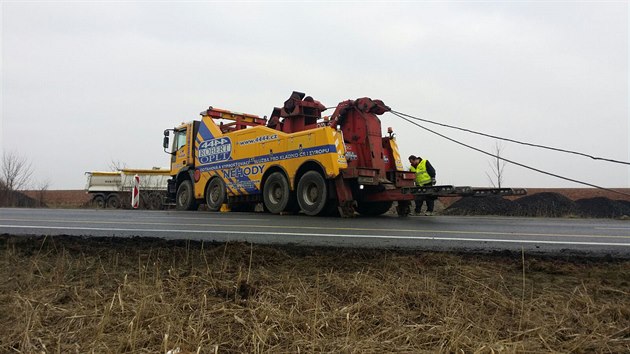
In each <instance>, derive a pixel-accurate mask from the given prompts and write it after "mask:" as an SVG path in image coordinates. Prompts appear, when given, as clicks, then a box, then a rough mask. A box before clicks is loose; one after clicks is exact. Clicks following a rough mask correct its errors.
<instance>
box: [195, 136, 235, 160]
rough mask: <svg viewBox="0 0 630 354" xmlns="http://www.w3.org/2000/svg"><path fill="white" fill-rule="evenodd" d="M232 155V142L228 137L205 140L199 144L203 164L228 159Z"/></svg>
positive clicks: (198, 153) (200, 158)
mask: <svg viewBox="0 0 630 354" xmlns="http://www.w3.org/2000/svg"><path fill="white" fill-rule="evenodd" d="M231 156H232V142H231V141H230V138H227V137H223V138H217V139H210V140H206V141H203V142H202V143H201V144H199V151H198V152H197V157H198V158H199V162H200V163H201V164H208V163H213V162H219V161H227V160H229V159H230V157H231Z"/></svg>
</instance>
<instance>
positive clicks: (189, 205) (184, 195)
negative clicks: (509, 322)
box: [175, 179, 198, 210]
mask: <svg viewBox="0 0 630 354" xmlns="http://www.w3.org/2000/svg"><path fill="white" fill-rule="evenodd" d="M197 206H198V205H197V201H196V200H195V193H194V190H193V185H192V182H191V181H190V180H188V179H187V180H185V181H183V182H182V183H181V184H180V185H179V188H177V195H176V196H175V207H176V208H177V210H196V209H197Z"/></svg>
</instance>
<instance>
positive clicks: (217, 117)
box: [163, 92, 525, 217]
mask: <svg viewBox="0 0 630 354" xmlns="http://www.w3.org/2000/svg"><path fill="white" fill-rule="evenodd" d="M325 110H326V107H325V106H324V105H323V104H321V103H320V102H319V101H317V100H315V99H313V98H312V97H310V96H306V95H305V94H304V93H301V92H293V93H292V94H291V96H290V97H289V99H288V100H286V101H285V102H284V105H283V106H282V107H276V108H274V109H273V111H272V113H271V115H270V117H269V118H267V117H260V116H258V115H253V114H246V113H239V112H233V111H228V110H224V109H218V108H213V107H209V108H208V109H207V110H205V111H203V112H201V113H200V115H201V119H200V120H194V121H191V122H187V123H182V124H180V125H179V126H176V127H175V128H172V129H166V130H165V131H164V139H163V148H164V151H165V152H167V153H169V154H170V155H171V166H170V175H171V178H170V179H169V180H168V188H167V194H168V197H167V199H168V200H169V201H170V202H172V203H174V204H175V206H176V208H177V209H179V210H194V209H197V208H198V206H199V205H201V204H205V205H206V207H207V208H208V209H209V210H211V211H219V210H242V211H251V210H254V208H255V206H256V205H257V204H262V206H263V209H264V210H265V211H267V212H270V213H274V214H280V213H304V214H306V215H334V214H337V215H340V216H343V217H351V216H355V215H356V214H357V213H358V214H361V215H369V216H374V215H380V214H383V213H385V212H387V211H389V210H390V209H391V208H392V206H393V205H394V204H393V203H394V202H397V203H396V211H397V213H398V215H401V216H406V215H408V214H409V212H410V202H411V201H412V200H413V199H414V196H415V195H418V194H422V195H433V196H462V195H488V194H501V195H513V194H524V193H525V191H524V190H514V189H507V188H502V189H475V188H471V187H454V186H425V187H418V186H415V173H413V172H408V171H405V170H404V167H403V163H402V160H401V155H400V151H399V149H398V145H397V143H396V137H395V134H394V132H393V131H392V129H388V131H387V133H386V134H385V135H383V133H382V127H381V121H380V119H379V118H378V116H379V115H382V114H383V113H385V112H388V111H390V108H389V107H388V106H386V105H385V104H384V103H383V102H382V101H381V100H377V99H371V98H368V97H363V98H359V99H356V100H346V101H343V102H341V103H339V104H338V105H337V106H336V107H335V110H334V112H333V113H332V114H331V115H330V116H322V112H324V111H325ZM171 137H172V138H173V141H172V144H171V142H170V139H171Z"/></svg>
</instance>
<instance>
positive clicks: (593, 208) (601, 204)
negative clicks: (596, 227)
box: [575, 197, 630, 218]
mask: <svg viewBox="0 0 630 354" xmlns="http://www.w3.org/2000/svg"><path fill="white" fill-rule="evenodd" d="M575 204H576V205H577V211H578V213H579V215H580V216H582V217H587V218H618V217H621V216H623V215H630V202H628V201H625V200H623V201H622V200H611V199H608V198H605V197H596V198H586V199H579V200H576V201H575Z"/></svg>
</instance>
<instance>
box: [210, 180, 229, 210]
mask: <svg viewBox="0 0 630 354" xmlns="http://www.w3.org/2000/svg"><path fill="white" fill-rule="evenodd" d="M225 200H226V198H225V183H223V181H222V180H221V178H218V177H215V178H213V179H212V180H211V181H210V183H208V187H206V204H207V205H208V209H209V210H210V211H219V210H221V206H222V205H223V203H225Z"/></svg>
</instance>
